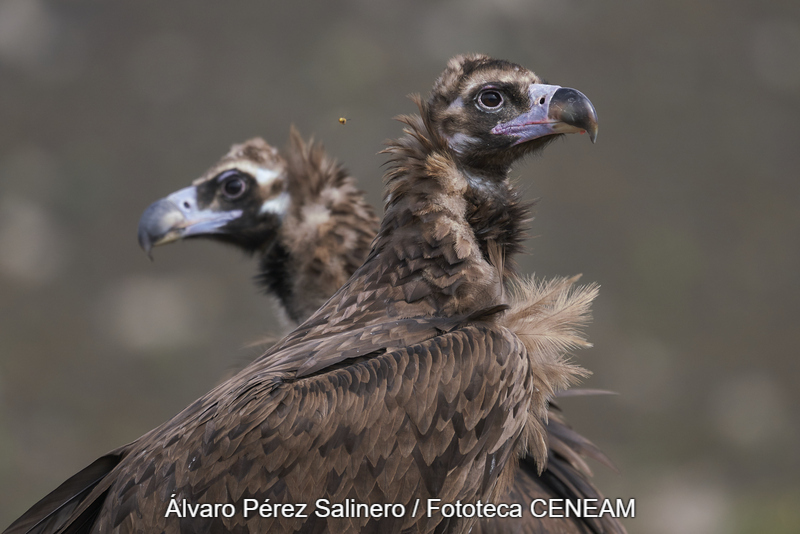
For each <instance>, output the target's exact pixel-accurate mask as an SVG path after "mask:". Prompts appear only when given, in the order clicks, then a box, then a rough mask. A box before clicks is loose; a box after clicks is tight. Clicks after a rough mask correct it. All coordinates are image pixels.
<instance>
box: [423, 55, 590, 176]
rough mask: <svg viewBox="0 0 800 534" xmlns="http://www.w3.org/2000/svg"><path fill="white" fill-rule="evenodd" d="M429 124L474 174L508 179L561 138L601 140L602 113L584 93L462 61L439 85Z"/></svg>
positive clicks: (489, 63) (494, 62) (514, 68)
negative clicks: (582, 135) (518, 165)
mask: <svg viewBox="0 0 800 534" xmlns="http://www.w3.org/2000/svg"><path fill="white" fill-rule="evenodd" d="M426 107H427V112H426V113H425V115H427V117H424V119H425V120H426V122H427V125H428V129H429V130H434V129H435V130H436V131H437V132H438V134H439V135H440V136H441V137H442V141H443V142H445V143H446V144H447V146H448V147H449V148H450V149H451V150H452V151H453V153H454V154H455V156H456V159H457V160H458V161H459V163H460V164H461V165H462V166H463V167H464V169H465V170H467V172H468V173H470V174H476V175H478V176H481V177H485V178H491V177H492V176H495V177H505V176H506V173H507V171H508V169H509V168H510V166H511V164H512V163H513V162H514V161H515V160H517V159H519V158H520V157H522V156H524V155H526V154H530V153H532V152H535V151H537V150H539V149H541V148H543V147H544V146H545V145H547V144H548V143H549V142H551V141H552V140H553V139H555V138H556V137H558V136H560V135H563V134H567V133H578V132H587V133H588V134H589V138H590V139H591V140H592V142H594V141H595V139H596V138H597V113H596V112H595V110H594V106H593V105H592V103H591V102H590V101H589V99H588V98H586V96H584V95H583V93H581V92H580V91H577V90H575V89H569V88H566V87H560V86H557V85H548V84H546V83H544V82H543V81H542V80H541V79H540V78H539V77H538V76H537V75H536V74H534V73H533V72H531V71H529V70H528V69H526V68H524V67H522V66H520V65H517V64H515V63H511V62H509V61H504V60H500V59H493V58H490V57H488V56H484V55H466V56H457V57H455V58H453V59H451V60H450V62H449V63H448V65H447V68H446V69H445V71H444V72H443V73H442V75H441V76H440V77H439V79H438V80H437V81H436V83H435V84H434V87H433V90H432V92H431V96H430V99H429V100H428V103H427V106H426Z"/></svg>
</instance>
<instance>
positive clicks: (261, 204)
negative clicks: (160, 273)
mask: <svg viewBox="0 0 800 534" xmlns="http://www.w3.org/2000/svg"><path fill="white" fill-rule="evenodd" d="M285 169H286V161H285V160H284V159H283V157H281V156H280V155H279V154H278V151H277V150H276V149H275V148H273V147H272V146H270V145H269V144H267V143H266V142H265V141H264V140H263V139H260V138H255V139H251V140H249V141H247V142H245V143H242V144H240V145H234V146H233V147H232V148H231V150H230V152H228V154H226V155H225V156H224V157H223V158H222V159H221V160H220V161H219V162H218V163H217V164H216V165H214V166H213V167H212V168H211V169H209V170H208V171H207V172H206V173H205V174H204V175H203V176H202V177H200V178H198V179H197V180H195V181H194V182H193V183H192V185H191V186H189V187H185V188H183V189H180V190H178V191H175V192H174V193H172V194H171V195H169V196H167V197H165V198H162V199H161V200H158V201H156V202H154V203H153V204H151V205H150V206H149V207H148V208H147V209H146V210H145V212H144V213H143V214H142V217H141V219H140V220H139V245H141V247H142V248H143V249H144V250H145V251H146V252H147V253H148V254H150V251H151V249H152V248H153V247H154V246H158V245H163V244H166V243H171V242H173V241H177V240H179V239H186V238H193V237H206V238H211V239H215V240H218V241H223V242H227V243H232V244H234V245H237V246H239V247H240V248H242V249H244V250H246V251H248V252H255V251H256V250H258V249H262V248H264V247H266V246H268V245H269V244H270V243H271V242H272V240H273V239H274V238H275V236H276V232H277V229H278V228H279V227H280V224H281V220H282V219H283V217H284V215H285V213H286V210H287V207H288V201H289V195H288V192H287V187H286V179H285Z"/></svg>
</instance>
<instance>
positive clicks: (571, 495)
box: [139, 129, 621, 532]
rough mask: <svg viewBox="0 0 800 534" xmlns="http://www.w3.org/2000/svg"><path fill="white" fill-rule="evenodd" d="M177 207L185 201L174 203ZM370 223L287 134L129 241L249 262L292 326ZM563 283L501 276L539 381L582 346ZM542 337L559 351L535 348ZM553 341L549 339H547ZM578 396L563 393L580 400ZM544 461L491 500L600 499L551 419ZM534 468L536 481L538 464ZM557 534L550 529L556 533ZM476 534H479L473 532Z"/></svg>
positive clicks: (254, 149) (580, 303)
mask: <svg viewBox="0 0 800 534" xmlns="http://www.w3.org/2000/svg"><path fill="white" fill-rule="evenodd" d="M184 203H185V204H184ZM378 224H379V221H378V218H377V217H376V216H375V214H374V211H373V210H372V209H371V207H370V206H369V205H368V204H367V203H366V201H365V199H364V195H363V193H362V192H360V191H359V190H358V189H356V187H355V180H354V179H353V178H352V177H351V176H350V175H349V174H348V173H347V172H346V171H345V170H344V169H343V168H342V166H341V165H339V164H338V163H336V161H335V160H333V159H332V158H330V157H329V156H327V155H326V154H325V151H324V150H323V148H322V146H321V145H320V144H317V143H313V142H311V143H306V142H304V141H303V139H302V137H301V136H300V134H299V133H298V132H297V131H296V130H295V129H292V130H291V132H290V135H289V144H288V145H287V147H286V148H285V150H283V151H282V153H280V154H279V153H278V151H277V150H276V149H275V148H273V147H272V146H270V145H269V144H267V143H266V142H265V141H264V140H262V139H260V138H255V139H250V140H248V141H246V142H245V143H242V144H239V145H234V146H233V147H231V149H230V151H229V152H228V153H227V154H226V155H225V156H223V157H222V158H221V159H220V161H218V162H217V163H216V164H215V165H213V166H212V167H211V168H210V169H209V170H208V171H206V172H205V173H204V174H203V176H202V177H200V178H199V179H197V180H195V181H194V182H193V184H192V185H191V186H190V187H188V188H184V189H181V190H179V191H176V192H175V193H172V194H170V195H169V196H167V197H166V198H163V199H161V200H158V201H156V202H154V203H153V204H151V205H150V206H149V207H148V208H147V209H146V210H145V212H144V213H143V214H142V218H141V220H140V223H139V243H140V244H141V246H142V248H144V249H145V251H146V252H147V253H148V254H149V253H150V251H151V248H152V247H153V246H158V245H162V244H166V243H172V242H174V241H176V240H179V239H183V238H198V237H205V238H211V239H215V240H220V241H223V242H226V243H231V244H233V245H235V246H237V247H238V248H240V249H241V250H244V251H245V252H247V253H250V254H257V255H258V256H259V258H260V272H259V274H258V276H257V281H258V282H259V284H261V285H263V286H264V287H265V288H266V289H267V291H268V292H269V293H271V294H272V295H273V296H275V297H276V298H277V301H278V303H279V306H278V310H279V312H281V314H282V315H283V316H284V317H285V318H288V319H289V321H290V323H294V324H293V326H297V324H298V323H300V322H302V321H303V320H305V319H307V318H308V316H309V315H310V314H311V313H312V312H313V311H315V310H316V309H317V308H319V307H320V306H322V304H324V303H325V301H326V300H327V299H328V298H329V297H330V296H331V295H332V294H333V293H334V291H336V290H337V289H338V288H339V287H341V285H342V284H343V283H344V281H345V280H347V278H349V277H350V275H351V274H352V273H353V271H355V269H356V267H358V266H360V265H361V263H363V261H364V259H365V258H366V257H367V254H368V253H369V250H370V242H371V241H372V239H373V238H374V237H375V234H376V233H377V229H378ZM572 282H573V280H566V279H564V280H553V281H551V282H549V283H539V284H536V283H534V282H533V281H532V280H525V281H518V280H516V279H515V278H511V279H510V280H509V282H508V284H509V286H510V287H511V288H512V291H511V293H510V294H509V295H508V299H509V305H510V309H509V310H508V311H507V312H505V313H504V314H503V315H502V316H501V317H500V321H501V322H502V323H503V325H504V326H506V327H507V328H509V329H510V330H512V331H513V332H515V333H517V335H519V336H520V337H521V338H522V339H523V340H524V341H526V342H528V347H527V349H528V352H529V354H540V355H541V357H540V358H539V359H538V364H537V367H538V368H539V369H540V370H541V372H546V371H545V370H544V367H545V366H552V365H553V364H552V363H551V362H558V363H560V362H561V358H562V356H561V355H562V354H563V353H564V352H566V349H567V348H572V347H575V346H578V345H581V344H585V343H584V342H583V340H582V339H580V338H579V337H575V332H576V329H577V327H579V326H580V323H581V322H582V321H583V320H585V318H586V314H587V312H588V304H589V302H590V300H591V298H592V296H593V295H594V288H593V287H591V286H590V287H587V288H583V289H582V290H581V291H577V292H575V291H572V290H571V289H572V288H571V286H572ZM541 339H546V340H548V341H553V342H555V343H563V344H564V346H563V347H558V346H556V345H555V344H553V345H552V351H551V353H550V354H547V353H545V352H543V351H547V350H550V349H549V348H548V347H542V346H536V345H534V344H533V343H531V342H532V341H536V340H541ZM556 340H557V341H556ZM566 370H567V371H568V375H566V376H565V377H563V378H559V374H560V372H561V371H562V368H561V367H560V366H553V367H552V371H550V372H551V376H550V377H549V378H547V379H546V380H545V383H547V384H552V387H553V389H556V388H559V387H560V388H563V387H566V386H567V385H568V382H569V380H568V378H571V377H572V376H573V374H574V373H575V372H578V373H579V372H580V371H579V370H577V369H574V368H566ZM587 392H588V390H571V391H570V394H585V393H587ZM550 408H551V410H552V409H555V407H554V406H552V405H551V406H550ZM545 432H546V434H547V446H548V450H547V457H548V461H549V463H547V464H546V463H545V462H543V461H542V459H541V458H540V459H539V460H538V462H537V459H536V458H535V457H534V456H531V455H526V456H525V457H524V458H523V459H522V460H521V465H520V467H519V468H518V470H517V474H516V476H515V479H514V483H513V484H512V486H511V487H510V488H509V489H508V491H507V493H506V494H504V495H502V496H501V497H500V502H520V503H530V502H531V501H532V500H533V499H535V498H539V497H542V496H544V497H545V498H551V497H552V498H566V499H575V498H582V497H587V498H602V496H601V495H600V493H599V492H598V491H597V490H596V489H595V488H594V487H593V486H592V485H591V483H590V482H589V480H588V478H587V474H590V471H589V469H588V466H587V465H586V464H585V462H584V461H583V460H582V459H581V458H580V455H581V454H583V455H585V456H590V457H593V458H595V459H597V460H599V461H601V462H602V463H605V464H606V465H609V464H610V462H609V461H608V459H607V458H606V457H605V456H604V455H603V454H602V453H601V452H600V451H599V450H598V449H597V448H596V447H594V445H592V444H591V443H590V442H588V441H587V440H585V439H584V438H582V437H581V436H579V435H578V434H576V433H574V431H572V430H571V429H570V428H569V426H567V425H566V423H565V422H564V421H563V419H562V418H561V416H560V414H559V413H558V412H557V411H556V412H553V411H551V412H550V414H549V418H548V420H547V422H546V423H545ZM538 465H545V468H544V472H543V473H541V474H538V473H537V470H538V469H537V466H538ZM489 525H491V527H490V531H491V532H503V531H505V532H539V531H543V530H542V529H543V528H544V527H543V526H542V525H546V527H547V530H546V531H547V532H556V531H558V532H619V531H621V530H620V527H619V525H618V524H617V523H616V522H615V520H614V519H613V518H611V517H610V516H605V518H604V519H603V520H600V521H598V520H597V519H594V518H583V519H581V518H576V517H572V518H563V519H559V518H548V519H546V520H544V523H543V519H540V518H536V517H534V516H533V515H530V514H526V515H525V516H524V517H523V518H522V519H514V518H502V519H501V518H494V519H485V520H483V521H482V522H481V523H480V526H481V527H484V526H486V527H488V526H489ZM556 529H558V530H556ZM484 530H486V529H485V528H484Z"/></svg>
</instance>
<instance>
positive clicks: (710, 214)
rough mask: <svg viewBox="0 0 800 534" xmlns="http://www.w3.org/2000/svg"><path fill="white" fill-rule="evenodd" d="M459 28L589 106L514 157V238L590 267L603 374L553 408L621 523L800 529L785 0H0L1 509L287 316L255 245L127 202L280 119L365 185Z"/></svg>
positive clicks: (470, 42)
mask: <svg viewBox="0 0 800 534" xmlns="http://www.w3.org/2000/svg"><path fill="white" fill-rule="evenodd" d="M464 52H483V53H488V54H491V55H494V56H497V57H502V58H505V59H509V60H512V61H515V62H518V63H521V64H522V65H525V66H527V67H529V68H532V69H534V70H535V71H536V72H537V73H539V74H540V75H542V76H543V77H545V79H547V80H548V81H549V82H550V83H555V84H560V85H565V86H570V87H574V88H577V89H579V90H581V91H582V92H584V93H585V94H586V95H587V96H589V98H590V99H591V100H592V101H593V102H594V104H595V106H596V108H597V111H598V115H599V117H600V135H599V138H598V142H597V144H596V145H591V144H590V143H589V140H588V139H587V138H586V136H569V137H568V138H566V139H564V140H563V141H560V142H558V143H556V144H554V145H553V146H551V147H549V148H548V149H547V150H546V151H545V153H544V154H543V156H542V157H537V158H532V159H530V160H528V161H526V162H524V163H523V164H520V165H518V166H517V167H516V169H515V171H514V174H515V175H516V176H518V177H519V179H520V182H521V183H522V184H523V185H524V187H525V188H526V190H527V194H528V195H529V197H531V198H534V197H538V198H541V201H540V202H539V204H538V206H537V208H536V213H535V215H536V219H535V221H534V222H533V224H532V231H531V234H532V235H533V236H534V237H533V238H532V239H531V240H530V242H529V243H528V245H529V250H530V255H529V256H526V257H524V258H522V259H521V262H520V263H521V265H522V267H523V271H525V272H534V271H535V272H536V274H537V275H540V276H555V275H572V274H576V273H583V275H584V278H583V280H585V281H587V282H588V281H597V282H599V283H600V284H601V285H602V289H601V293H600V297H599V299H598V301H597V303H596V305H595V320H594V322H593V323H592V325H591V326H590V327H589V328H588V335H589V337H590V339H591V340H592V341H593V342H594V343H595V348H593V349H591V350H586V351H582V352H580V353H578V354H577V355H576V357H577V359H578V361H579V362H580V363H582V364H583V365H585V366H586V367H588V368H589V369H591V370H592V371H594V373H595V374H594V376H593V377H592V378H591V379H589V380H588V381H587V382H586V385H587V386H589V387H597V388H608V389H612V390H615V391H617V392H619V396H616V397H596V398H578V399H569V400H568V401H564V402H563V403H562V404H563V405H564V408H565V409H566V412H567V415H568V417H569V418H570V420H571V421H572V422H573V423H574V426H575V427H576V428H577V429H578V430H579V431H581V432H582V433H583V434H584V435H586V436H587V437H589V438H590V439H592V440H594V441H595V442H596V443H597V444H598V445H600V446H601V447H602V448H603V450H604V451H606V452H607V453H608V455H609V456H610V457H611V458H612V459H613V460H614V461H615V462H616V464H617V465H618V466H619V471H620V473H619V474H615V473H613V472H611V471H609V470H607V469H606V468H604V467H602V466H599V465H595V467H596V470H595V471H596V477H595V479H596V481H597V484H598V485H599V486H600V488H601V489H602V490H603V491H604V492H605V493H606V494H607V495H608V496H610V497H622V498H625V499H628V498H635V499H636V511H637V517H636V519H634V520H628V521H626V525H627V526H628V528H629V530H630V531H631V532H639V533H654V534H657V533H684V532H685V533H695V534H704V533H761V532H771V533H789V532H800V506H798V503H800V454H798V451H799V450H800V424H799V421H800V417H798V401H800V393H798V391H799V389H798V387H797V382H798V379H800V358H799V356H800V354H798V348H797V347H798V330H800V329H799V328H798V322H799V320H800V298H798V297H800V284H798V280H797V275H798V271H800V247H799V246H798V244H799V243H800V232H799V231H798V230H800V210H798V201H800V179H798V177H799V176H800V172H798V168H800V149H799V148H798V141H800V133H799V132H800V6H798V3H797V2H796V0H786V1H773V2H755V1H749V2H748V1H740V0H725V1H723V0H713V1H696V0H692V1H689V0H674V1H667V2H635V1H633V0H629V1H622V0H608V1H603V2H599V1H588V0H587V1H579V0H501V1H497V2H489V1H486V0H472V1H463V2H456V1H447V2H444V1H439V2H427V1H421V0H420V1H411V2H401V1H399V0H393V1H387V0H352V1H348V2H322V1H319V2H280V3H279V2H197V1H192V2H190V1H186V0H182V1H176V0H172V1H169V2H157V1H154V0H151V1H137V2H133V1H126V2H99V1H93V2H89V1H80V0H78V1H72V2H48V1H43V0H0V527H3V526H5V525H7V524H8V523H10V522H11V521H12V520H13V519H14V518H15V517H17V516H18V515H19V514H21V513H22V512H23V511H24V510H26V509H27V508H28V507H29V506H30V505H32V504H33V503H34V502H35V501H36V500H37V499H39V498H40V497H42V496H44V495H45V494H46V493H47V492H49V491H50V490H52V489H54V488H55V487H56V486H57V485H58V484H59V483H60V482H62V481H63V480H64V479H65V478H66V477H68V476H69V475H71V474H73V473H74V472H76V471H78V470H79V469H81V468H82V467H84V466H85V465H87V464H88V463H89V462H91V461H92V460H93V459H94V458H96V457H97V456H99V455H101V454H103V453H104V452H106V451H108V450H110V449H112V448H114V447H117V446H119V445H122V444H124V443H127V442H129V441H131V440H133V439H135V438H136V437H138V436H139V435H141V434H143V433H144V432H146V431H147V430H149V429H151V428H152V427H154V426H156V425H158V424H159V423H161V422H162V421H164V420H166V419H167V418H169V417H170V416H171V415H173V414H174V413H176V412H177V411H179V410H180V409H181V408H183V407H184V406H185V405H187V404H188V403H189V402H191V401H192V400H194V399H195V398H196V397H198V396H200V395H201V394H203V393H204V392H205V391H207V390H208V389H209V388H211V387H212V386H213V385H214V384H216V383H217V382H218V381H219V380H221V379H222V378H223V377H224V376H227V375H230V373H232V372H233V371H234V370H235V369H238V368H241V367H242V366H243V365H244V364H245V363H246V362H247V361H248V360H249V359H252V358H254V357H255V356H257V355H258V354H259V352H260V350H261V349H259V348H258V347H254V346H252V343H254V342H258V341H259V340H263V339H264V338H265V337H267V336H276V335H277V334H278V333H279V332H280V326H279V324H278V321H277V319H276V317H275V315H274V314H273V311H272V307H271V303H270V302H269V301H268V299H267V298H264V297H263V296H262V295H260V294H258V293H257V292H256V291H255V290H254V287H253V285H252V284H251V278H252V276H253V275H254V274H255V269H256V266H255V263H254V262H252V261H250V260H248V259H247V258H245V257H244V256H242V255H241V254H239V253H238V252H236V251H235V250H232V249H225V248H224V247H222V246H221V245H217V244H214V243H206V242H188V243H179V244H177V245H172V246H170V247H166V248H163V249H157V250H155V262H154V263H151V262H150V261H149V260H148V259H147V257H146V256H145V255H144V254H143V253H142V252H141V250H139V248H138V246H137V242H136V225H137V222H138V218H139V215H140V214H141V212H142V210H143V209H144V208H145V207H146V206H147V205H148V204H149V203H150V202H152V201H154V200H156V199H157V198H160V197H161V196H164V195H166V194H167V193H170V192H172V191H174V190H175V189H178V188H180V187H183V186H185V185H188V184H189V182H190V181H191V180H192V179H193V178H195V177H197V176H199V175H200V174H201V173H202V172H203V171H204V170H205V169H206V168H207V167H208V166H209V165H211V164H212V163H213V162H214V161H216V159H217V158H218V157H219V156H220V155H222V154H223V153H224V152H225V151H226V150H227V148H228V147H229V145H230V144H232V143H233V142H239V141H242V140H244V139H246V138H248V137H251V136H255V135H260V136H263V137H264V138H265V139H267V140H268V141H269V142H271V143H275V144H278V145H283V144H284V143H285V141H286V138H287V133H288V128H289V125H290V124H295V125H297V126H298V128H299V129H300V130H301V132H303V133H304V134H306V135H312V134H313V135H315V136H316V137H317V138H318V139H321V140H323V141H324V142H325V145H326V147H327V148H328V149H329V151H330V152H331V153H332V154H334V155H336V156H337V157H338V158H340V159H341V160H342V161H344V162H345V163H346V164H347V166H348V168H349V169H350V170H351V171H352V172H353V173H354V174H355V176H356V177H357V178H358V180H359V183H360V184H361V186H362V187H363V188H365V189H366V190H367V191H368V195H369V199H370V201H371V202H372V203H373V204H375V205H376V206H377V205H379V203H380V197H381V193H380V192H381V173H382V169H381V164H382V163H383V162H384V161H385V158H384V157H383V156H379V155H376V153H377V152H378V151H379V150H380V149H381V147H382V142H383V141H384V140H385V139H387V138H391V137H395V136H398V135H399V133H400V125H399V124H398V123H397V122H395V121H393V120H392V117H393V116H394V115H396V114H399V113H409V112H413V111H414V107H413V105H412V104H411V102H410V101H408V100H407V99H406V95H407V94H409V93H412V92H422V93H426V92H427V91H428V90H429V88H430V86H431V84H432V83H433V80H434V79H435V78H436V76H437V75H438V74H439V72H440V71H441V70H442V68H443V67H444V64H445V62H446V61H447V59H448V58H449V57H450V56H452V55H454V54H457V53H464ZM339 117H346V118H347V119H348V121H347V124H346V125H340V124H339V122H338V118H339Z"/></svg>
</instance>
